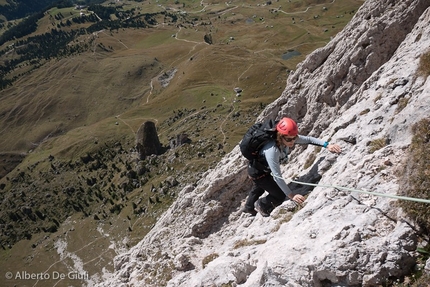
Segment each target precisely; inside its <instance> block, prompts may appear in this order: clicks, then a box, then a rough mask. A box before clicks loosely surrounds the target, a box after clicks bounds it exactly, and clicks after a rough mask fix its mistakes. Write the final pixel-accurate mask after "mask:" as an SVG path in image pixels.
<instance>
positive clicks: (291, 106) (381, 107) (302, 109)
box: [100, 0, 430, 287]
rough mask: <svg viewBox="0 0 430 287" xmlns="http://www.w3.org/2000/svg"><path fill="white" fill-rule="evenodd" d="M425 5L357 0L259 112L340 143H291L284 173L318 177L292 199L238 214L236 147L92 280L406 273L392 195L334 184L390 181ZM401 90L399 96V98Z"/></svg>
mask: <svg viewBox="0 0 430 287" xmlns="http://www.w3.org/2000/svg"><path fill="white" fill-rule="evenodd" d="M429 6H430V2H428V1H427V0H414V1H413V0H407V1H389V0H384V1H366V3H365V4H363V6H362V7H361V8H360V10H359V11H358V13H357V14H356V16H355V17H354V19H353V20H352V21H351V23H350V24H349V25H348V26H347V27H346V28H345V29H344V30H343V31H342V32H341V33H339V35H338V36H337V37H336V38H335V39H333V41H331V42H330V43H329V44H328V45H327V46H326V47H325V48H322V49H319V50H317V51H316V52H314V53H313V54H312V55H310V56H309V57H308V58H307V59H306V60H305V61H304V62H303V63H302V64H301V65H300V66H299V67H298V68H297V71H296V72H295V73H294V74H293V75H292V76H291V77H290V78H289V79H288V82H287V87H286V89H285V91H284V92H283V93H282V95H281V97H280V98H279V99H278V100H276V101H275V102H274V103H273V104H271V105H270V106H269V107H267V108H266V110H265V111H264V112H263V113H262V115H261V116H260V117H259V119H263V118H279V117H281V116H284V115H289V116H292V117H294V118H296V119H297V120H298V121H299V123H300V125H299V128H300V130H301V131H302V133H309V134H311V135H316V136H320V137H321V138H323V139H325V140H328V141H331V142H338V143H340V144H341V146H342V148H343V153H342V154H340V155H338V156H336V155H332V154H330V153H328V152H327V151H326V150H322V151H319V150H317V149H315V148H313V147H307V148H297V149H296V150H295V151H294V152H293V154H292V155H291V158H290V162H289V163H288V165H287V166H286V167H285V169H284V170H283V175H284V177H285V178H288V179H291V178H296V177H297V176H300V177H301V178H304V179H306V178H311V179H316V180H317V181H318V180H320V181H319V184H320V186H318V187H316V188H315V189H314V190H313V191H312V192H311V193H310V195H309V196H308V198H307V200H306V205H305V206H304V207H303V208H301V209H297V208H296V207H295V206H294V204H292V203H291V202H290V201H286V202H284V204H282V205H281V206H280V207H278V208H276V209H275V210H274V212H273V213H272V215H271V216H270V217H268V218H264V217H261V216H260V215H257V216H256V217H249V216H247V215H245V214H241V213H240V211H239V209H240V205H241V203H243V201H244V199H245V197H246V194H247V191H248V190H249V188H250V185H251V182H250V181H249V180H248V179H247V175H246V169H245V161H244V159H243V157H242V156H241V155H240V152H239V148H238V147H236V148H234V149H233V151H232V152H230V153H229V154H227V155H226V156H225V157H224V158H223V159H222V160H221V162H219V163H218V165H217V166H216V167H215V168H214V169H213V170H210V171H207V172H206V173H205V174H203V176H202V177H201V180H200V181H199V182H198V183H197V185H196V186H188V187H186V188H184V189H183V190H182V191H181V193H180V195H179V196H178V199H177V201H176V202H175V203H173V204H172V206H171V207H170V208H169V210H168V211H167V212H166V213H165V214H164V215H163V216H162V217H161V218H160V219H159V220H158V222H157V224H156V226H155V227H154V228H153V229H152V230H151V232H150V233H149V234H148V235H147V236H146V237H145V238H143V239H142V241H141V242H140V243H139V244H137V245H136V246H135V247H133V248H132V249H130V250H129V251H128V252H126V253H124V254H120V255H119V256H117V257H116V258H115V262H114V263H115V270H116V271H115V273H114V274H112V275H111V277H110V278H109V279H107V280H106V281H105V282H103V283H101V284H100V285H101V286H165V285H167V286H172V287H173V286H187V287H188V286H255V287H260V286H316V287H319V286H376V285H380V284H385V283H386V282H387V280H388V278H391V279H392V278H400V277H402V276H403V275H406V274H408V273H409V272H410V270H411V268H412V267H413V265H414V264H415V263H414V262H415V256H416V253H415V249H416V246H417V232H416V227H415V226H414V223H413V222H411V220H409V219H408V218H406V217H405V216H404V214H403V212H402V210H401V209H399V208H398V206H397V205H396V200H394V199H391V198H387V197H378V196H374V195H370V194H366V193H360V192H357V191H349V190H342V189H338V188H336V187H335V186H343V187H348V188H350V189H354V190H364V191H374V192H378V193H382V194H388V195H390V194H391V195H393V194H396V193H397V191H398V188H399V185H398V182H397V177H396V173H397V172H398V171H397V168H398V166H399V165H400V164H401V162H402V160H403V159H404V157H405V149H406V147H407V146H408V145H409V143H410V141H411V129H410V128H411V126H412V125H413V124H414V123H416V122H417V121H419V120H420V119H422V118H425V117H428V115H429V114H430V96H429V92H428V91H429V90H430V80H429V79H428V77H427V78H424V77H421V76H419V75H418V74H417V68H418V64H419V59H420V56H421V55H422V54H423V53H425V52H428V47H430V37H429V35H430V26H429V25H428V23H429V21H430V10H429V9H428V7H429ZM402 98H405V99H407V105H405V106H403V107H400V106H399V99H402ZM380 139H383V142H384V144H383V145H381V146H380V147H378V148H377V149H375V150H372V151H371V150H370V149H369V146H370V143H371V142H372V141H375V140H380ZM310 158H314V159H315V160H314V161H313V165H312V166H310V167H309V168H307V169H305V170H303V166H305V163H307V162H308V161H309V159H310ZM291 187H292V188H293V189H294V190H296V191H297V188H301V187H300V186H297V185H296V186H294V185H291Z"/></svg>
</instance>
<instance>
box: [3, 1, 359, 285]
mask: <svg viewBox="0 0 430 287" xmlns="http://www.w3.org/2000/svg"><path fill="white" fill-rule="evenodd" d="M303 2H304V1H292V3H290V2H288V1H286V0H282V1H279V2H274V3H273V4H272V5H268V6H266V5H263V4H261V3H259V2H256V1H245V2H244V1H232V2H230V4H229V5H228V6H226V4H225V3H224V2H222V3H221V2H213V3H210V2H208V6H207V7H206V8H205V11H202V9H203V7H202V6H201V5H200V2H193V1H184V3H185V8H182V3H179V4H172V3H173V2H170V1H169V2H168V1H159V3H160V4H161V5H164V6H169V7H171V8H172V9H174V8H181V9H184V10H186V11H187V12H188V13H189V16H188V17H191V16H193V17H200V20H198V21H196V24H197V25H195V26H194V27H192V26H190V25H184V27H181V28H178V27H177V26H174V25H159V26H158V27H156V28H153V29H145V30H143V29H120V30H119V31H112V32H110V31H103V32H100V33H98V34H97V36H96V37H95V38H94V39H93V42H92V43H93V46H92V47H93V48H91V49H90V50H88V51H87V52H85V53H82V54H81V55H77V56H72V57H68V58H64V59H59V60H52V61H50V62H48V63H46V64H45V65H44V66H43V67H42V68H40V69H38V70H35V71H33V72H32V73H30V74H28V75H26V76H24V77H22V78H21V79H19V80H18V81H17V82H16V83H15V84H14V86H13V87H11V88H8V89H7V90H4V91H1V92H0V124H1V125H0V126H1V127H2V128H1V134H2V137H1V138H0V147H1V150H0V152H3V153H7V154H8V155H10V154H11V153H17V154H22V153H27V152H29V151H31V152H30V153H28V156H27V157H26V158H25V159H24V161H23V162H22V163H21V165H19V166H18V167H17V168H16V169H15V170H14V171H12V172H11V173H10V174H9V175H8V178H14V177H17V174H18V173H19V171H26V170H31V169H32V168H33V167H34V166H37V168H36V171H35V172H34V173H32V174H34V175H33V180H34V183H33V184H34V185H36V186H38V185H37V184H38V181H39V179H37V169H39V170H40V174H45V173H46V174H48V172H46V170H49V166H50V162H49V161H48V160H47V158H48V157H49V156H50V155H52V156H54V157H55V159H56V160H58V161H75V160H79V158H80V156H82V155H83V154H86V153H87V152H89V153H91V152H97V150H98V149H100V146H101V145H103V144H105V143H111V142H115V141H118V142H121V143H122V144H123V146H124V148H125V149H126V150H127V149H130V148H132V147H133V145H134V135H135V133H136V131H137V129H138V128H139V126H140V125H141V124H142V123H143V122H144V121H146V120H152V121H154V122H155V123H156V125H157V128H158V131H159V136H160V140H161V142H162V144H163V145H165V146H166V145H168V140H169V139H170V138H171V137H174V136H176V135H177V134H178V133H180V132H186V133H187V134H189V135H190V138H191V139H192V140H193V141H194V142H197V141H199V140H202V141H203V144H202V145H204V146H203V147H202V150H206V151H207V152H208V154H211V155H213V156H211V157H210V158H211V160H207V159H205V158H199V157H197V156H195V155H194V154H191V155H189V156H188V159H187V158H186V156H187V155H186V149H187V148H184V149H183V150H184V151H183V156H184V158H185V160H179V161H178V160H174V161H173V162H172V164H171V169H172V170H175V171H176V170H177V171H178V172H179V173H181V172H187V170H193V171H194V172H196V171H199V170H200V171H204V170H206V169H207V168H208V166H209V165H212V164H214V163H216V160H217V158H219V156H221V155H222V153H217V151H216V149H217V148H216V146H217V144H218V143H221V144H223V147H222V150H223V152H228V151H230V150H231V148H233V147H234V146H235V145H236V144H237V142H238V141H239V140H240V139H241V136H242V134H243V132H244V131H245V130H246V128H247V127H248V126H249V125H250V123H251V122H253V121H254V120H255V117H256V116H257V115H258V113H259V112H260V111H261V108H262V107H263V106H264V105H265V104H267V103H270V102H272V101H273V100H274V99H275V98H277V97H278V96H279V95H280V94H281V92H282V90H283V89H284V87H285V79H286V78H287V75H288V71H289V70H291V69H294V67H295V66H296V64H297V63H298V62H300V61H301V60H303V59H304V57H305V55H306V54H308V53H310V52H311V51H313V50H314V49H315V48H317V47H320V46H322V45H324V44H325V43H327V42H328V41H329V38H330V37H331V36H333V35H335V34H336V33H337V32H338V31H340V30H341V29H342V27H343V26H344V25H345V24H346V23H347V22H348V21H349V19H350V18H351V17H352V15H351V14H350V11H352V10H356V9H357V7H358V6H359V5H361V3H362V1H353V0H350V1H335V2H334V3H331V1H307V3H303ZM315 4H318V5H317V6H315ZM132 5H134V6H132ZM309 5H312V6H311V7H310V8H309V9H308V11H307V12H306V13H303V12H302V11H304V10H306V8H305V7H307V6H309ZM280 6H281V7H282V8H281V9H282V10H283V11H291V12H288V13H291V14H286V13H287V12H285V13H284V12H281V11H278V12H273V11H271V10H273V9H275V8H279V7H280ZM130 7H137V8H141V9H142V10H144V11H151V10H153V11H154V10H159V9H161V8H160V6H156V5H153V4H152V5H149V4H148V3H145V2H143V3H138V4H136V3H134V2H133V3H130V5H129V6H126V8H130ZM323 7H327V8H328V10H327V11H324V10H323V9H322V8H323ZM51 13H55V11H51ZM63 14H64V13H63ZM316 15H319V17H317V18H315V17H314V16H316ZM293 18H294V20H293ZM160 21H161V19H160ZM202 22H205V23H211V24H210V25H199V24H201V23H202ZM49 25H51V24H50V21H49V20H48V19H47V18H44V19H43V20H42V21H41V25H40V29H39V31H38V33H43V32H44V31H46V30H47V29H48V27H49ZM209 33H210V34H211V35H212V39H213V45H208V44H206V43H205V42H204V41H203V37H204V35H205V34H209ZM88 37H90V36H88ZM79 40H80V41H89V39H88V38H85V37H83V38H81V39H79ZM99 43H102V44H103V46H104V47H112V48H113V49H112V51H111V52H106V51H104V50H102V49H100V47H98V46H97V44H99ZM290 49H295V50H298V51H299V52H300V53H301V54H302V55H301V56H299V57H295V58H292V59H290V60H282V58H281V56H282V54H283V53H285V52H286V51H288V50H290ZM23 69H25V67H23ZM172 69H175V70H176V74H175V77H174V78H173V79H172V80H171V82H170V84H169V85H168V86H167V87H165V88H163V87H162V86H161V83H160V81H159V80H158V78H159V76H160V75H163V74H164V73H166V72H168V71H171V70H172ZM235 87H240V88H242V89H243V92H242V95H241V96H240V97H237V96H236V94H235V92H234V90H233V89H234V88H235ZM178 111H186V112H185V116H183V117H181V118H180V119H178V120H175V121H173V120H172V118H173V117H174V116H175V114H177V113H178ZM234 115H235V116H234ZM213 147H215V148H213ZM213 149H215V151H211V150H213ZM178 152H179V153H180V152H182V151H181V150H179V151H178ZM190 153H191V151H190ZM132 156H133V155H132V154H128V155H127V154H125V155H124V157H123V159H124V160H127V157H128V158H130V157H132ZM4 158H6V157H4ZM187 160H188V161H187ZM120 161H122V160H120ZM120 161H115V163H116V164H117V165H119V162H120ZM184 162H186V164H185V165H184ZM54 163H55V162H54ZM79 169H81V168H79ZM181 170H182V171H181ZM86 173H89V172H88V171H87V170H85V169H83V168H82V170H77V169H76V170H74V171H71V172H64V173H63V174H61V175H60V176H59V177H58V179H53V180H52V181H51V183H50V184H51V186H52V187H51V189H59V190H61V189H63V188H64V187H65V186H67V185H71V184H77V183H76V181H79V180H80V178H83V177H84V176H85V175H86ZM171 174H173V172H172V173H171ZM167 175H168V174H167ZM167 175H166V174H159V175H154V177H153V178H152V180H151V181H150V182H149V183H148V184H149V185H151V184H152V185H154V186H157V185H158V184H159V183H160V182H162V180H163V179H164V178H165V177H166V176H167ZM113 176H114V178H113V180H112V181H113V182H114V183H115V184H118V185H120V183H121V181H122V180H123V178H121V177H120V176H119V175H118V174H115V173H113ZM41 181H42V179H41ZM1 182H2V183H3V182H4V183H6V187H5V189H4V190H3V191H2V192H3V193H4V195H5V196H8V195H7V194H9V193H10V192H11V191H13V190H11V189H12V188H15V187H13V185H12V184H11V183H10V182H9V181H7V180H6V179H5V178H3V179H2V181H1ZM60 182H63V183H62V184H60ZM54 184H58V185H59V186H58V187H55V186H54ZM40 186H44V185H42V183H40ZM149 187H150V186H148V185H145V186H144V187H143V188H141V189H136V190H134V191H132V192H131V193H130V194H128V195H127V197H128V203H126V204H125V206H124V208H123V209H122V211H121V213H119V214H118V215H116V214H113V215H110V216H109V217H108V218H106V219H105V220H101V221H95V220H94V219H93V216H89V217H85V216H83V215H82V213H79V212H77V213H76V214H73V215H71V217H70V218H69V219H68V220H67V221H66V223H64V224H62V225H61V226H60V227H59V228H58V231H57V232H55V233H52V234H47V233H43V232H41V233H38V234H34V235H33V236H32V237H31V239H30V240H22V241H20V242H18V243H17V244H15V245H13V246H12V247H11V248H8V247H6V246H4V247H5V250H3V252H1V253H0V256H1V257H0V258H1V259H0V269H1V270H11V271H13V272H16V271H17V270H24V269H25V270H28V271H29V272H43V271H46V270H49V272H51V271H53V270H54V271H58V272H62V271H65V270H67V269H70V266H71V265H72V262H71V261H70V258H69V259H64V260H62V259H61V258H60V255H58V252H57V250H58V246H56V245H55V244H54V243H55V242H59V240H64V239H71V240H69V241H68V242H69V246H67V247H66V251H67V252H72V253H75V254H76V255H78V256H80V257H81V258H82V259H83V260H84V261H85V262H87V264H86V265H85V269H86V270H89V272H90V275H94V274H95V273H96V272H100V270H101V269H102V268H103V267H106V268H107V269H108V270H111V269H112V265H111V264H112V263H111V259H112V257H113V256H114V251H113V250H112V249H109V246H110V245H111V244H112V242H115V244H116V245H117V246H116V248H119V247H121V246H122V247H123V248H127V246H130V245H133V244H135V243H136V242H137V241H139V239H140V238H142V237H143V236H144V235H145V234H146V232H147V231H148V230H149V228H151V226H152V224H153V223H154V222H155V220H156V218H157V216H159V215H160V214H161V212H162V211H163V210H164V209H165V208H166V207H167V206H168V204H169V202H170V201H171V200H172V199H166V202H165V204H164V205H162V206H151V205H148V209H149V210H148V211H147V214H151V216H148V217H145V216H141V215H140V214H138V215H136V214H134V213H133V210H132V208H131V204H130V202H132V201H137V200H138V199H141V198H143V201H144V202H146V201H148V200H149V197H150V196H151V195H150V194H149V195H148V194H147V190H149ZM41 191H43V192H45V191H44V190H43V189H41ZM48 191H49V188H48V189H47V191H46V192H48ZM41 193H42V192H41ZM60 195H61V193H60ZM35 196H37V195H35ZM41 205H44V203H43V202H42V203H41ZM103 212H104V211H103V210H102V209H98V210H97V209H95V210H94V211H93V214H98V215H100V214H103ZM128 227H131V228H130V229H128ZM107 234H108V235H107ZM127 241H128V242H127ZM74 244H75V245H76V246H73V245H74ZM49 266H51V267H49ZM0 280H3V278H1V279H0ZM0 282H1V281H0ZM7 283H8V284H9V283H13V282H12V281H8V282H7ZM15 283H18V284H20V283H22V282H19V281H18V282H15ZM30 283H31V285H33V283H34V282H30ZM68 283H74V282H68Z"/></svg>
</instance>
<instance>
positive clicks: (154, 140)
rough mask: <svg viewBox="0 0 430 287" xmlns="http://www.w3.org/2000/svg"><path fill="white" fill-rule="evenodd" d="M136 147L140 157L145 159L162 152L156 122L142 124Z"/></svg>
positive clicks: (137, 135)
mask: <svg viewBox="0 0 430 287" xmlns="http://www.w3.org/2000/svg"><path fill="white" fill-rule="evenodd" d="M136 149H137V151H138V153H139V158H140V159H144V158H145V157H147V156H149V155H159V154H161V153H162V147H161V144H160V140H159V138H158V134H157V129H156V127H155V123H154V122H150V121H147V122H145V123H143V124H142V125H141V126H140V128H139V130H138V131H137V134H136Z"/></svg>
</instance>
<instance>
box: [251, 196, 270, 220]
mask: <svg viewBox="0 0 430 287" xmlns="http://www.w3.org/2000/svg"><path fill="white" fill-rule="evenodd" d="M254 207H255V210H257V211H258V212H259V213H260V214H261V215H262V216H263V217H268V216H270V212H268V211H266V210H264V207H263V206H262V205H261V199H259V200H257V201H256V202H255V203H254Z"/></svg>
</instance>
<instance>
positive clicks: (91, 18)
mask: <svg viewBox="0 0 430 287" xmlns="http://www.w3.org/2000/svg"><path fill="white" fill-rule="evenodd" d="M88 9H89V10H90V11H92V12H93V13H92V14H91V15H87V16H85V15H83V16H79V17H74V18H72V19H71V21H70V20H68V21H66V22H65V23H62V22H60V24H59V25H57V27H56V28H53V29H51V31H50V32H47V33H44V34H41V35H35V36H31V37H28V38H26V39H20V38H22V37H23V36H26V35H29V34H31V33H33V32H34V31H36V30H37V21H38V20H39V19H40V18H42V17H43V13H39V14H35V15H33V16H31V17H29V18H28V19H27V20H26V21H25V23H26V24H25V25H24V24H22V25H17V26H15V27H13V28H14V29H10V30H11V31H9V32H8V33H5V34H3V35H2V36H0V43H1V44H4V43H5V42H7V41H11V40H15V42H14V43H13V44H12V45H9V46H8V47H6V48H4V49H3V50H0V58H1V57H4V56H5V55H6V54H11V55H12V57H9V59H6V60H4V65H0V90H2V89H4V88H6V87H8V86H10V85H12V84H13V82H14V81H15V80H17V79H18V77H19V76H21V75H16V76H14V77H13V78H10V77H9V78H8V77H7V75H8V74H9V73H10V72H12V71H13V70H14V69H16V68H17V67H18V66H19V65H22V64H24V63H29V64H30V65H31V66H32V67H33V69H35V68H38V67H40V66H41V65H42V64H43V62H44V61H46V60H49V59H51V58H56V57H66V56H69V55H74V54H77V53H82V52H84V51H86V50H88V48H89V43H78V44H76V45H70V43H73V41H74V39H76V38H77V37H78V36H80V35H85V34H91V33H93V32H97V31H100V30H103V29H106V30H111V31H112V30H118V29H121V28H147V27H150V26H152V25H156V24H157V21H156V16H157V15H160V14H161V15H164V16H165V18H166V17H169V18H170V19H171V21H172V22H176V21H177V16H176V15H175V14H169V13H168V12H165V11H162V12H159V13H146V14H137V15H135V14H134V11H132V10H131V11H121V12H120V13H119V12H118V10H117V9H116V8H114V7H104V6H101V5H93V6H90V7H89V8H88ZM95 11H97V16H99V17H100V18H98V17H97V16H96V13H95ZM99 14H100V15H101V16H100V15H99ZM112 14H115V15H116V17H117V20H110V15H112ZM100 19H101V20H100ZM72 22H73V23H84V22H91V23H93V24H91V25H90V26H89V27H87V28H79V29H73V30H69V31H65V30H63V29H61V28H62V27H64V26H72V24H73V23H72ZM23 23H24V22H23ZM5 58H6V57H5Z"/></svg>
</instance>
